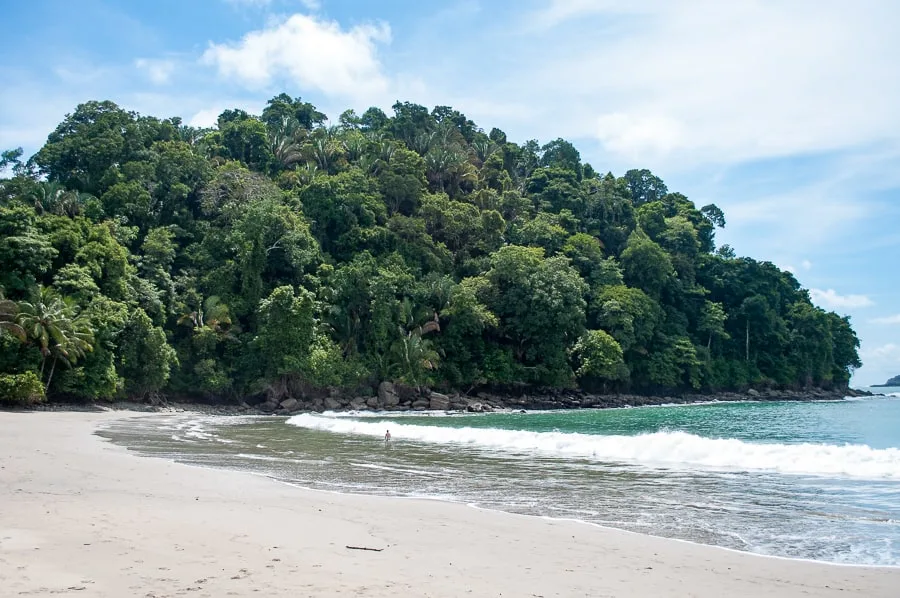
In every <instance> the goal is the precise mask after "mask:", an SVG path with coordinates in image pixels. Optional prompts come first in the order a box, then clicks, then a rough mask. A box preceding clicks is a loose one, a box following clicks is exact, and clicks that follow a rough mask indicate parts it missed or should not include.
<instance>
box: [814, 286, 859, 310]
mask: <svg viewBox="0 0 900 598" xmlns="http://www.w3.org/2000/svg"><path fill="white" fill-rule="evenodd" d="M809 294H810V297H812V300H813V301H815V302H816V303H818V304H819V305H822V306H825V307H828V308H831V309H855V308H860V307H870V306H872V305H875V303H874V302H873V301H872V300H871V299H869V298H868V297H867V296H865V295H838V294H837V292H836V291H835V290H834V289H828V290H826V291H823V290H822V289H810V290H809Z"/></svg>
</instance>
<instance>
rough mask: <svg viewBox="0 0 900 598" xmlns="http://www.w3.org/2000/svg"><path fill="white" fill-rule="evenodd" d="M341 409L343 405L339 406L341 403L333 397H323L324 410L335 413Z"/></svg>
mask: <svg viewBox="0 0 900 598" xmlns="http://www.w3.org/2000/svg"><path fill="white" fill-rule="evenodd" d="M341 407H343V405H341V402H340V401H338V400H337V399H335V398H334V397H325V409H327V410H329V411H337V410H338V409H340V408H341Z"/></svg>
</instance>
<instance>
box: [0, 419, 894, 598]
mask: <svg viewBox="0 0 900 598" xmlns="http://www.w3.org/2000/svg"><path fill="white" fill-rule="evenodd" d="M126 416H129V415H128V414H124V415H123V414H121V413H100V414H93V413H92V414H84V413H35V414H12V413H0V596H2V597H3V598H11V597H16V596H80V597H84V598H88V597H94V596H109V597H114V598H126V597H130V596H138V597H145V598H163V597H170V596H189V597H197V598H199V597H215V598H220V597H225V596H259V597H265V598H277V597H282V596H284V597H290V598H298V597H304V596H391V597H403V598H408V597H420V596H431V597H439V596H441V597H442V596H475V597H480V596H509V597H520V596H521V597H532V596H545V597H549V596H591V597H601V596H648V597H649V596H654V597H656V596H710V597H716V598H719V597H723V596H724V597H727V598H738V597H742V596H748V597H749V596H753V597H757V596H767V597H773V598H774V597H781V596H843V597H847V596H866V597H868V598H874V597H879V596H884V597H891V598H897V597H898V596H900V569H891V568H862V567H842V566H834V565H824V564H817V563H809V562H798V561H790V560H784V559H773V558H764V557H758V556H753V555H748V554H742V553H737V552H731V551H726V550H721V549H717V548H711V547H705V546H698V545H694V544H689V543H685V542H677V541H671V540H664V539H658V538H651V537H648V536H641V535H637V534H629V533H626V532H620V531H617V530H608V529H600V528H596V527H592V526H588V525H581V524H578V523H572V522H561V521H549V520H543V519H539V518H533V517H522V516H515V515H506V514H502V513H494V512H487V511H479V510H476V509H472V508H468V507H466V506H463V505H455V504H446V503H441V502H435V501H422V500H404V499H391V498H377V497H365V496H347V495H339V494H330V493H323V492H315V491H309V490H302V489H297V488H293V487H290V486H286V485H283V484H279V483H277V482H274V481H271V480H268V479H265V478H262V477H259V476H253V475H248V474H243V473H239V472H229V471H217V470H207V469H202V468H195V467H189V466H183V465H178V464H174V463H170V462H168V461H164V460H161V459H151V458H140V457H136V456H132V455H129V454H128V452H127V451H126V450H124V449H121V448H117V447H115V446H112V445H110V444H108V443H106V442H105V441H103V440H102V439H100V438H98V437H96V436H93V435H92V434H91V432H92V431H93V430H94V429H95V428H96V427H97V425H99V424H101V423H102V422H105V421H109V420H110V419H111V418H121V417H126ZM598 492H602V488H598ZM347 545H352V546H367V547H372V548H381V549H383V550H382V551H381V552H369V551H357V550H350V549H348V548H346V546H347Z"/></svg>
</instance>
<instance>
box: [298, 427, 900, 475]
mask: <svg viewBox="0 0 900 598" xmlns="http://www.w3.org/2000/svg"><path fill="white" fill-rule="evenodd" d="M287 423H288V424H290V425H293V426H298V427H301V428H307V429H312V430H322V431H327V432H333V433H337V434H355V435H361V436H371V437H381V436H383V435H384V432H385V427H389V428H390V430H391V435H392V436H393V438H394V440H395V441H416V442H426V443H433V444H450V445H462V446H468V447H472V448H482V449H490V450H498V451H504V452H509V453H518V454H522V453H532V454H539V455H544V456H550V457H557V458H576V459H579V458H580V459H591V460H596V461H602V462H613V463H627V464H638V465H642V466H648V467H654V468H678V469H684V468H687V469H692V468H706V469H717V470H728V471H774V472H780V473H787V474H801V475H814V476H840V477H854V478H865V479H900V449H897V448H888V449H873V448H871V447H869V446H867V445H864V444H846V445H833V444H811V443H806V444H778V443H750V442H744V441H742V440H738V439H736V438H704V437H702V436H697V435H694V434H689V433H687V432H679V431H661V432H654V433H648V434H640V435H636V436H600V435H593V434H579V433H563V432H531V431H525V430H502V429H497V428H452V427H444V426H421V425H410V424H403V423H400V422H397V421H391V422H379V423H375V422H366V421H358V420H354V419H350V418H346V417H340V418H337V417H327V416H321V415H312V414H302V415H296V416H294V417H291V418H290V419H288V420H287Z"/></svg>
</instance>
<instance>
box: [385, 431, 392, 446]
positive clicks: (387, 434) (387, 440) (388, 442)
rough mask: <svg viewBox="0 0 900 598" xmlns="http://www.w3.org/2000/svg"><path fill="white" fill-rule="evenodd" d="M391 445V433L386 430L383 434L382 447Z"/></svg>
mask: <svg viewBox="0 0 900 598" xmlns="http://www.w3.org/2000/svg"><path fill="white" fill-rule="evenodd" d="M390 443H391V431H390V430H386V431H385V433H384V446H387V445H389V444H390Z"/></svg>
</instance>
